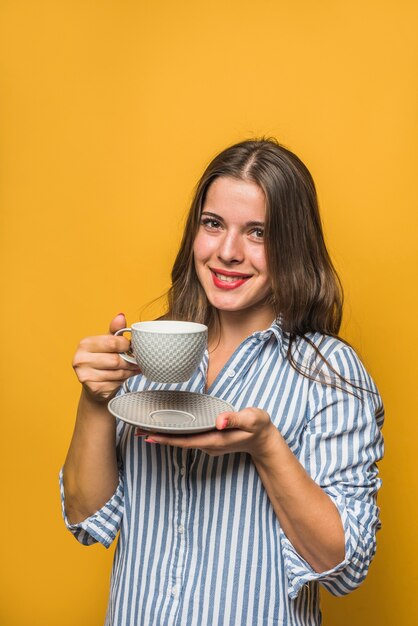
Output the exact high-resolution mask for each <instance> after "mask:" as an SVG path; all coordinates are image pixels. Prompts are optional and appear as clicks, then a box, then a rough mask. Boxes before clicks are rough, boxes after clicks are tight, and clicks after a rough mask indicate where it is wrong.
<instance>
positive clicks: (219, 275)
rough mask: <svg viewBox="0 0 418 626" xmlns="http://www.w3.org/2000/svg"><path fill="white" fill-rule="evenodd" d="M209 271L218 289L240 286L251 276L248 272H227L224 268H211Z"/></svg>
mask: <svg viewBox="0 0 418 626" xmlns="http://www.w3.org/2000/svg"><path fill="white" fill-rule="evenodd" d="M210 271H211V273H212V279H213V283H214V285H215V287H218V288H219V289H226V290H228V291H229V290H231V289H237V288H238V287H241V285H243V284H244V283H245V282H246V281H247V280H248V279H249V278H251V275H249V274H240V273H238V272H228V271H225V270H222V271H220V270H216V269H212V268H211V269H210Z"/></svg>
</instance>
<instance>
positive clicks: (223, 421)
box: [220, 417, 228, 430]
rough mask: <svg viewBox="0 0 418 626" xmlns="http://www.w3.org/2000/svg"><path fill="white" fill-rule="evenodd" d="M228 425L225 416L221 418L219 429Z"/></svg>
mask: <svg viewBox="0 0 418 626" xmlns="http://www.w3.org/2000/svg"><path fill="white" fill-rule="evenodd" d="M227 427H228V420H227V418H226V417H224V418H223V420H222V422H221V428H220V430H224V429H225V428H227Z"/></svg>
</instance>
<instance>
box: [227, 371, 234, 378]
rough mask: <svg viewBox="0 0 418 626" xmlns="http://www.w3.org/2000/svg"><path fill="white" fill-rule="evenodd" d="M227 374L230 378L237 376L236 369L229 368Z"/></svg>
mask: <svg viewBox="0 0 418 626" xmlns="http://www.w3.org/2000/svg"><path fill="white" fill-rule="evenodd" d="M226 374H227V376H229V378H233V377H234V376H235V370H228V371H227V373H226Z"/></svg>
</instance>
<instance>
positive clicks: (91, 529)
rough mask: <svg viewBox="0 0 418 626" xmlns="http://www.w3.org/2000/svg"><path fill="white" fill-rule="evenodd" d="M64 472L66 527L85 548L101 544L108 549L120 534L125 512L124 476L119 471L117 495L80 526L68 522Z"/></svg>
mask: <svg viewBox="0 0 418 626" xmlns="http://www.w3.org/2000/svg"><path fill="white" fill-rule="evenodd" d="M63 478H64V470H63V469H61V471H60V474H59V481H60V492H61V506H62V515H63V518H64V522H65V525H66V526H67V528H68V530H69V531H70V532H71V533H72V534H73V535H74V537H75V538H76V539H77V541H79V542H80V543H82V544H83V545H85V546H90V545H92V544H93V543H101V544H102V545H103V546H105V548H108V547H109V546H110V545H111V543H112V542H113V540H114V539H115V538H116V535H117V534H118V531H119V528H120V524H121V519H122V516H123V510H124V499H123V475H122V471H119V482H118V486H117V488H116V491H115V493H114V494H113V496H112V497H111V498H110V500H109V501H108V502H106V504H105V505H104V506H102V507H101V508H100V509H99V510H98V511H96V512H95V513H94V514H93V515H91V516H90V517H87V518H86V519H85V520H83V521H82V522H79V523H78V524H71V523H70V522H69V521H68V518H67V514H66V511H65V492H64V480H63Z"/></svg>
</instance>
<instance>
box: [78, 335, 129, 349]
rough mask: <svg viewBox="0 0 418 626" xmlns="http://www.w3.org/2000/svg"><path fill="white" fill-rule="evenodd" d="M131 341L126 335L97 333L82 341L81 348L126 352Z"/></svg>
mask: <svg viewBox="0 0 418 626" xmlns="http://www.w3.org/2000/svg"><path fill="white" fill-rule="evenodd" d="M129 347H130V343H129V340H128V339H127V338H126V337H122V336H118V337H115V336H114V335H96V336H95V337H86V338H85V339H82V340H81V341H80V346H79V348H80V350H82V351H85V352H99V353H101V352H116V353H118V352H126V351H127V350H129Z"/></svg>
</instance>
